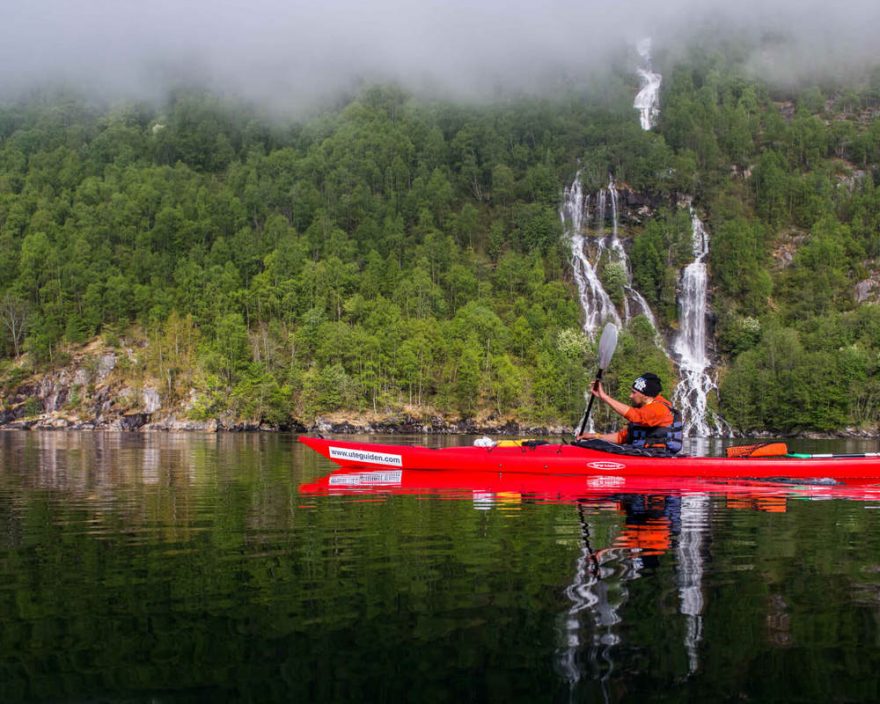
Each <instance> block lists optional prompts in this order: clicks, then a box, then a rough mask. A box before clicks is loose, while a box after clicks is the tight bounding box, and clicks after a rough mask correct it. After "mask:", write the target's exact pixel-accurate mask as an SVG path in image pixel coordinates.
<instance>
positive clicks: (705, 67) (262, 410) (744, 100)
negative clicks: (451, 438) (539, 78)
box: [0, 50, 880, 432]
mask: <svg viewBox="0 0 880 704" xmlns="http://www.w3.org/2000/svg"><path fill="white" fill-rule="evenodd" d="M664 71H665V75H664V85H663V93H662V112H661V115H660V122H659V125H658V128H657V130H656V131H654V132H644V131H642V130H641V128H640V127H639V124H638V120H637V116H636V114H635V112H634V111H633V110H632V107H631V103H632V95H633V94H634V91H633V88H634V85H635V84H634V81H635V78H634V77H632V76H629V75H624V74H622V73H615V74H611V75H610V76H609V77H608V79H607V81H606V83H605V84H604V85H603V89H602V93H603V96H604V97H603V99H601V100H599V99H596V98H595V96H592V97H591V99H590V100H585V99H584V98H583V96H582V95H576V94H565V95H559V96H558V97H555V98H552V99H551V98H546V99H539V98H521V99H517V100H509V101H506V102H503V103H501V104H496V105H481V106H478V105H470V106H468V105H462V104H455V103H451V102H441V101H436V102H434V101H428V100H425V99H420V98H415V97H413V96H412V95H411V94H409V93H408V92H406V91H404V90H402V89H401V88H399V87H396V86H393V85H381V86H374V87H368V88H365V89H363V90H362V91H361V92H360V93H359V94H357V96H356V97H354V98H352V99H351V100H349V101H347V102H346V103H345V104H343V105H341V106H339V107H338V108H337V109H333V110H329V111H327V112H326V113H324V114H322V115H320V116H317V117H314V118H311V119H309V120H305V121H296V122H285V121H279V120H277V119H269V118H267V117H265V116H264V115H263V114H262V113H261V112H260V111H259V110H257V109H255V108H253V107H251V106H249V105H247V104H244V103H236V102H232V101H229V100H224V99H221V98H219V97H217V96H216V95H214V94H212V93H210V92H207V91H198V90H192V89H190V90H181V91H176V92H174V93H172V94H171V95H170V96H169V98H168V100H167V101H166V102H165V103H164V104H162V105H161V106H158V107H157V106H154V105H152V104H147V103H137V102H133V103H127V104H122V105H116V106H113V107H96V106H95V105H94V104H93V103H90V102H88V101H84V100H79V99H76V98H65V97H59V96H54V97H52V98H51V99H49V98H43V99H32V100H27V101H21V102H18V103H7V104H5V105H2V106H0V299H2V305H0V321H2V326H0V330H2V332H0V351H2V354H3V356H4V359H3V360H2V361H0V375H2V376H3V377H4V378H6V379H7V382H6V384H7V388H11V385H12V384H13V382H15V381H17V380H20V379H21V378H22V377H23V374H24V372H23V371H22V364H25V367H26V368H27V369H30V368H32V367H34V366H36V367H39V366H40V365H52V364H58V363H59V362H60V361H63V359H64V355H65V354H66V350H67V349H68V347H69V345H73V344H82V343H86V342H88V341H89V340H91V339H92V338H93V337H94V336H96V335H101V336H102V337H103V338H104V340H105V341H107V342H108V343H109V344H116V345H132V344H135V343H137V345H141V344H144V343H145V345H144V346H143V347H142V348H141V347H138V349H142V350H143V352H142V353H139V354H138V355H136V357H135V358H136V359H137V362H136V363H134V364H133V367H132V369H130V370H129V373H130V374H132V375H135V376H140V377H141V378H150V379H153V380H155V381H156V383H157V384H158V386H159V388H160V390H161V393H162V394H163V395H164V396H165V398H167V399H169V400H180V399H183V398H185V397H187V396H188V395H189V394H190V390H191V389H195V390H196V391H197V394H196V396H197V399H198V400H197V402H195V404H194V405H193V407H192V409H191V414H192V415H193V417H202V418H207V417H210V416H212V415H214V414H218V413H221V412H227V411H229V412H233V413H235V414H237V415H238V416H240V417H245V418H257V419H263V420H265V421H267V422H272V423H282V424H283V423H285V422H286V421H287V420H289V419H290V418H291V417H292V418H296V419H304V420H310V419H312V418H314V416H315V415H316V414H320V413H328V412H332V411H339V410H352V411H374V412H377V413H382V412H397V411H400V410H401V409H415V412H424V413H427V412H433V411H438V412H444V413H457V414H461V415H465V416H467V415H473V414H476V413H484V414H485V413H492V414H496V415H498V416H507V415H510V416H514V417H517V418H520V419H529V420H535V421H541V422H568V423H571V422H573V419H575V418H576V417H577V416H578V415H579V413H580V411H581V410H582V399H583V389H584V385H585V379H586V377H587V375H588V372H587V371H586V370H587V369H589V367H590V365H591V364H592V363H593V360H594V357H593V355H594V351H593V349H592V346H591V344H590V343H589V341H588V340H586V339H585V338H584V336H583V335H582V333H581V332H580V315H581V311H580V310H579V306H578V303H577V295H576V290H575V287H574V285H573V283H572V281H571V273H570V267H569V262H568V259H569V256H570V252H569V250H568V246H567V244H566V243H565V242H563V239H562V226H561V223H560V218H559V214H558V208H559V203H560V198H561V191H562V186H563V185H564V184H565V183H568V182H570V180H571V178H572V176H573V174H574V173H575V172H576V171H577V170H578V169H580V170H581V172H582V174H583V179H584V181H585V185H586V186H587V187H590V188H596V187H599V186H601V185H604V184H605V183H606V182H607V176H608V174H609V173H613V174H614V176H615V178H616V179H617V180H618V181H619V182H624V183H626V184H627V185H628V186H630V187H631V188H632V189H634V190H635V191H638V192H640V193H643V194H646V195H648V196H650V197H651V198H652V199H654V200H655V201H656V202H658V203H664V204H665V205H664V206H663V207H662V208H661V210H660V212H659V214H658V216H657V217H656V218H654V219H652V220H650V221H648V222H646V223H644V224H643V226H641V227H634V228H631V229H630V231H628V232H627V233H626V234H627V235H628V236H631V238H632V239H631V243H630V250H631V251H630V254H631V260H632V266H633V275H634V280H635V282H636V284H637V286H638V287H639V290H640V291H642V292H643V294H644V295H645V297H646V299H647V300H648V301H649V302H650V303H651V305H652V307H654V309H655V311H656V312H657V313H658V316H659V318H660V322H661V324H662V325H663V326H664V327H665V328H666V329H675V327H676V325H677V320H676V316H677V309H676V305H675V289H676V284H677V271H678V269H679V268H680V267H681V266H682V264H683V263H684V262H685V261H686V254H687V246H688V244H687V237H688V236H689V231H688V229H689V223H688V221H687V218H683V214H682V211H677V210H676V209H675V208H674V204H675V200H676V197H677V196H678V195H680V194H688V195H692V196H693V197H694V199H695V204H696V206H697V207H698V209H699V210H700V211H701V213H702V214H704V216H705V217H704V220H705V222H706V224H707V227H708V228H709V229H710V231H711V233H712V244H711V252H710V257H711V260H710V277H711V282H710V283H711V286H712V290H713V308H714V310H715V312H716V325H715V336H716V337H715V340H716V344H717V349H718V352H719V354H720V355H721V361H722V363H723V369H722V380H721V381H722V383H721V396H720V397H721V403H722V406H721V408H720V411H721V412H722V414H724V415H725V417H726V418H727V419H728V420H729V421H730V422H731V423H733V425H734V426H736V427H738V428H740V429H742V430H745V431H748V430H756V429H760V430H778V431H786V432H789V431H798V430H807V429H816V430H834V429H839V428H842V427H848V426H867V425H872V424H873V425H875V424H876V422H877V420H878V414H880V410H878V401H880V382H878V380H877V378H878V375H877V371H878V365H880V356H878V355H880V307H878V305H877V304H876V303H874V302H870V301H868V302H862V303H859V302H858V301H857V298H856V296H855V284H856V282H858V281H864V280H871V279H874V280H876V276H877V273H876V272H877V271H878V270H880V264H878V258H880V190H878V188H877V183H878V179H880V171H878V169H880V71H874V72H873V73H872V74H869V75H868V74H866V78H865V79H864V80H861V79H860V80H858V81H853V82H852V83H851V84H843V83H834V84H823V85H820V86H805V87H801V88H799V89H798V90H796V91H791V92H785V93H782V92H779V91H778V90H775V89H771V88H769V87H768V86H767V85H766V84H764V83H762V82H760V81H758V80H756V79H755V78H753V77H751V74H750V73H749V72H748V71H746V70H745V67H744V66H743V65H742V62H741V61H739V60H738V59H737V57H736V56H730V55H725V54H720V53H707V52H705V51H702V50H694V51H693V52H691V53H690V54H689V55H688V56H687V57H686V58H685V59H683V60H680V61H678V62H677V63H676V64H675V65H674V66H670V67H669V68H668V69H666V68H664ZM683 242H684V245H683V244H682V243H683ZM643 322H644V321H640V320H639V319H637V320H636V321H634V324H633V325H632V326H631V327H630V328H629V329H628V330H627V331H626V332H625V333H624V335H623V337H622V340H621V350H620V354H619V357H618V358H616V360H615V369H614V370H612V371H611V373H610V378H609V383H610V384H611V385H612V388H614V386H615V384H616V383H617V379H622V380H625V379H628V378H629V377H631V376H633V375H635V374H638V373H640V372H642V371H644V370H645V369H649V368H653V369H657V370H658V372H659V373H661V375H662V376H663V377H664V378H665V379H672V378H673V377H674V372H673V369H672V368H671V366H670V362H669V361H668V360H667V358H666V357H665V356H664V355H663V353H662V352H661V351H660V350H659V349H657V348H656V347H654V345H653V343H652V336H651V331H650V328H646V326H645V325H644V324H643ZM137 345H136V346H137ZM23 352H26V353H27V355H26V357H22V356H21V355H22V353H23ZM28 365H30V366H28Z"/></svg>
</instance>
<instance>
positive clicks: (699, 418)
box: [672, 204, 723, 437]
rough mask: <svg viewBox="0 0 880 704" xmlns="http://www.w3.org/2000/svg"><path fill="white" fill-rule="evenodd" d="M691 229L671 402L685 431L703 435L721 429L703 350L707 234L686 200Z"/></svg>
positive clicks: (714, 386) (707, 253) (705, 308)
mask: <svg viewBox="0 0 880 704" xmlns="http://www.w3.org/2000/svg"><path fill="white" fill-rule="evenodd" d="M688 209H689V210H690V215H691V231H692V233H693V253H694V260H693V261H692V262H691V263H690V264H688V265H687V266H686V267H685V269H684V271H683V272H682V275H681V292H680V294H679V324H680V327H679V332H678V335H677V336H676V338H675V341H674V342H673V346H672V351H673V354H674V355H675V357H676V359H677V361H678V368H679V374H680V376H681V381H680V382H679V384H678V386H677V387H676V389H675V394H674V395H673V399H672V400H673V404H674V405H675V406H676V407H677V408H679V409H680V410H681V411H682V414H683V416H684V420H685V424H686V432H687V434H688V435H696V436H701V437H705V436H707V435H713V434H716V435H720V434H722V433H723V428H722V423H721V420H720V419H719V418H717V417H716V416H715V415H714V414H711V415H712V423H713V426H714V427H712V428H710V427H709V421H708V420H707V416H708V415H710V413H709V410H708V404H707V401H708V397H709V394H710V393H711V392H713V391H717V386H716V384H715V381H714V379H713V378H712V375H711V374H710V367H711V363H710V361H709V358H708V354H707V351H706V346H707V340H706V332H707V330H706V317H707V315H706V314H707V298H708V295H707V281H708V272H707V269H706V258H707V256H708V255H709V235H708V233H707V232H706V228H705V227H704V226H703V223H702V221H701V220H700V218H699V217H698V216H697V213H696V211H695V210H694V208H693V206H692V205H691V204H688Z"/></svg>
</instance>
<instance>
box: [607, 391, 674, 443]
mask: <svg viewBox="0 0 880 704" xmlns="http://www.w3.org/2000/svg"><path fill="white" fill-rule="evenodd" d="M670 406H671V404H670V403H669V401H667V400H666V399H665V398H663V396H661V395H659V394H658V395H657V396H655V397H654V400H653V401H651V403H649V404H647V405H646V406H642V407H641V408H635V407H634V406H630V407H629V408H628V409H627V411H626V413H625V414H624V416H623V417H624V418H626V419H627V420H628V421H629V422H630V423H635V424H636V425H648V426H650V427H652V428H658V427H663V426H667V425H672V423H673V421H674V420H675V417H674V416H673V415H672V410H671V408H670ZM628 435H629V428H628V427H625V428H622V429H621V430H620V431H619V432H618V433H617V444H618V445H623V444H624V443H626V442H627V441H628V437H627V436H628Z"/></svg>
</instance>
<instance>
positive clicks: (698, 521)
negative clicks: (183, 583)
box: [300, 469, 880, 701]
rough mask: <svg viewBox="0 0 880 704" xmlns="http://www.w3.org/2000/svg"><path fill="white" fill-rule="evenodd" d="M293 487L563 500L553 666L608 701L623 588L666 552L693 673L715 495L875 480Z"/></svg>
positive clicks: (793, 496) (775, 630)
mask: <svg viewBox="0 0 880 704" xmlns="http://www.w3.org/2000/svg"><path fill="white" fill-rule="evenodd" d="M378 475H381V476H378ZM392 475H393V476H392ZM300 492H301V493H303V494H309V495H316V494H328V495H333V494H335V495H346V494H347V495H351V494H364V493H369V494H372V495H374V496H390V495H395V494H404V495H431V496H435V497H442V498H449V499H456V498H460V499H467V498H470V499H471V501H472V503H473V507H474V509H476V510H479V511H487V510H491V509H493V508H504V507H505V506H507V507H509V506H511V505H514V506H516V505H520V504H522V503H523V502H528V503H530V504H534V503H540V502H550V503H565V504H570V505H571V506H572V508H573V509H574V510H575V511H576V513H577V527H578V535H577V538H578V551H577V556H576V558H575V562H574V566H573V574H572V578H571V581H570V583H569V584H568V585H567V586H566V587H565V588H564V596H565V599H566V601H567V602H568V603H569V605H568V607H567V608H566V609H565V611H564V612H563V613H562V614H561V615H560V618H559V624H558V632H559V635H558V642H559V647H558V649H557V651H556V655H555V663H554V664H555V669H556V671H557V672H558V673H559V676H560V677H561V679H562V680H563V681H564V682H565V683H566V685H567V687H568V693H569V698H570V699H576V698H579V697H580V696H581V694H582V692H581V688H580V686H581V685H582V683H584V682H586V681H589V682H591V683H593V685H597V686H598V687H599V688H600V692H601V696H602V698H603V700H604V701H611V700H612V699H613V698H614V697H613V694H612V691H611V687H612V683H613V681H614V680H615V677H619V676H622V675H620V674H618V671H619V669H620V667H619V665H618V663H619V661H620V660H626V659H627V657H628V654H627V653H625V652H621V649H623V648H625V647H626V646H627V644H626V643H625V637H624V635H623V632H624V629H625V628H626V626H627V619H628V618H629V617H627V616H626V613H627V609H626V606H627V602H628V600H629V599H630V590H631V585H632V584H633V583H634V582H635V581H636V580H638V579H640V578H641V577H642V576H643V575H644V574H645V572H646V570H650V571H652V572H653V571H655V570H657V569H659V568H660V567H661V562H662V560H663V559H664V556H669V557H671V558H672V569H673V572H674V578H675V585H676V588H677V596H678V609H677V610H678V613H679V615H680V617H681V618H682V622H683V627H682V628H681V633H682V637H681V641H679V642H680V644H681V645H680V647H681V648H682V651H683V653H684V656H685V658H686V663H687V672H686V673H685V677H693V676H695V675H696V673H698V671H699V669H700V660H701V656H700V653H701V646H702V644H703V640H704V614H705V611H706V591H705V589H704V584H703V582H704V575H705V574H706V572H707V565H706V560H707V556H708V555H709V553H710V540H711V532H710V527H711V521H712V512H713V506H714V505H716V504H718V503H719V502H722V503H721V505H723V506H724V508H725V510H727V511H750V512H752V511H759V512H764V513H785V512H786V511H787V509H788V503H789V501H792V500H804V499H806V500H816V499H823V500H824V499H848V500H855V501H860V502H861V501H877V500H878V499H880V486H876V485H864V486H845V485H842V486H826V485H821V486H813V485H796V484H785V483H776V482H756V481H716V480H701V479H674V478H660V477H658V478H625V477H617V476H614V477H602V476H594V477H547V476H538V475H527V474H509V475H503V474H486V475H484V476H481V475H479V474H475V473H472V472H462V473H458V472H449V471H444V472H420V471H414V470H396V471H394V472H384V473H382V472H379V473H377V472H369V471H363V470H352V469H347V470H346V469H338V470H336V471H335V472H333V473H332V474H330V475H328V476H327V477H324V478H321V479H319V480H317V481H316V482H312V483H307V484H304V485H301V486H300ZM609 519H610V520H609ZM784 604H785V602H784V601H783V600H782V599H781V597H778V596H775V597H773V598H771V599H770V601H769V605H768V609H767V616H766V618H767V623H768V630H769V631H770V632H771V634H772V635H771V639H772V642H773V643H774V644H777V645H781V644H785V643H786V638H787V637H788V636H787V635H786V634H787V633H788V623H789V620H788V617H787V614H786V611H785V608H784ZM629 647H630V648H631V647H632V645H631V644H630V645H629Z"/></svg>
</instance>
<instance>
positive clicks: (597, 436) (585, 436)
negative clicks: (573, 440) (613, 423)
mask: <svg viewBox="0 0 880 704" xmlns="http://www.w3.org/2000/svg"><path fill="white" fill-rule="evenodd" d="M617 436H618V434H617V433H581V434H580V435H578V436H577V439H578V440H604V441H605V442H613V443H620V441H619V440H618V439H617Z"/></svg>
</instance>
